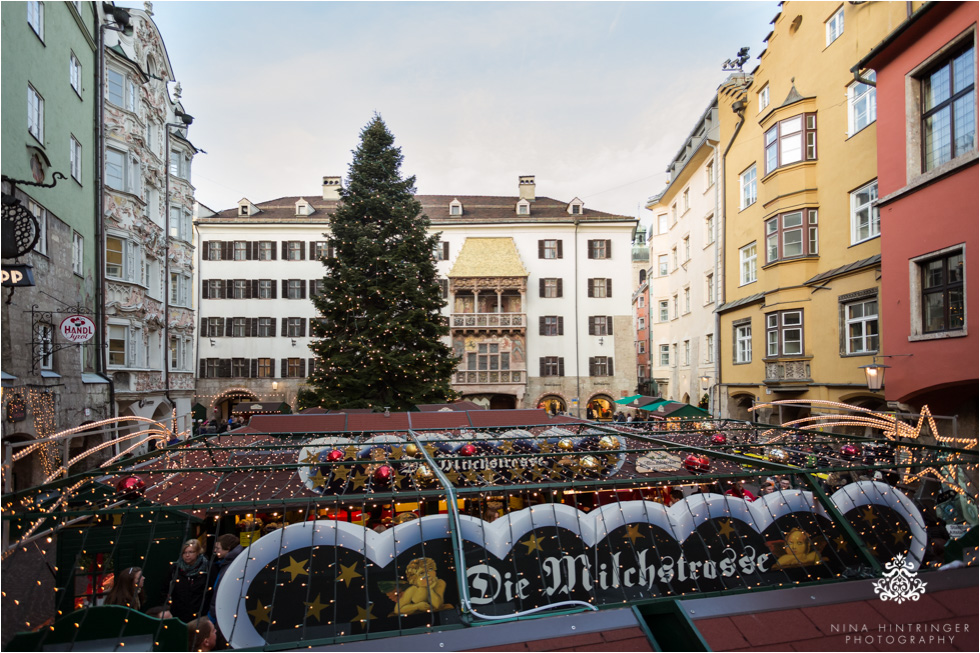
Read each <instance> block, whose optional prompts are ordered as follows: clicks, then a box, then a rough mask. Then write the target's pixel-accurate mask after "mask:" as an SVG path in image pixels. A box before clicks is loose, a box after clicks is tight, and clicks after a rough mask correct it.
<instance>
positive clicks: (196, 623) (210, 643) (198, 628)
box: [187, 617, 218, 651]
mask: <svg viewBox="0 0 980 653" xmlns="http://www.w3.org/2000/svg"><path fill="white" fill-rule="evenodd" d="M217 644H218V629H217V628H215V626H214V624H213V623H211V620H210V619H208V618H207V617H198V618H197V619H194V620H192V621H191V622H190V623H188V624H187V650H188V651H213V650H214V649H215V647H216V646H217Z"/></svg>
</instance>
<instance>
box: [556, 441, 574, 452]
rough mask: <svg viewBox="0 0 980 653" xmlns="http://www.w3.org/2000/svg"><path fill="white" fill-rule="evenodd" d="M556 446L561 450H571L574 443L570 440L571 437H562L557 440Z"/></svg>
mask: <svg viewBox="0 0 980 653" xmlns="http://www.w3.org/2000/svg"><path fill="white" fill-rule="evenodd" d="M558 448H559V449H561V450H562V451H572V450H573V449H575V443H574V442H572V439H571V438H562V439H561V440H559V441H558Z"/></svg>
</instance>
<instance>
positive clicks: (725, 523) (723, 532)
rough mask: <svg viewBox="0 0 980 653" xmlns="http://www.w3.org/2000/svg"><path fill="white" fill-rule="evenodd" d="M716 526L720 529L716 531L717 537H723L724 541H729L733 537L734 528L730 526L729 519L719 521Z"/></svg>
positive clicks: (730, 521)
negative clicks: (718, 525)
mask: <svg viewBox="0 0 980 653" xmlns="http://www.w3.org/2000/svg"><path fill="white" fill-rule="evenodd" d="M718 524H720V525H721V528H720V529H719V530H718V535H719V536H720V537H724V538H725V539H731V538H732V536H733V535H735V528H734V527H733V526H732V520H731V519H719V520H718Z"/></svg>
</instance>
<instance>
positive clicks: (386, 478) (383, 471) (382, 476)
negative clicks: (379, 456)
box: [374, 465, 395, 483]
mask: <svg viewBox="0 0 980 653" xmlns="http://www.w3.org/2000/svg"><path fill="white" fill-rule="evenodd" d="M394 473H395V470H393V469H392V468H391V467H389V466H388V465H381V466H380V467H378V468H377V469H376V470H374V480H375V481H377V482H378V483H388V482H390V481H391V477H392V476H393V475H394Z"/></svg>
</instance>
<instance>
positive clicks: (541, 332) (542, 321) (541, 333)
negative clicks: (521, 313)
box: [538, 315, 544, 336]
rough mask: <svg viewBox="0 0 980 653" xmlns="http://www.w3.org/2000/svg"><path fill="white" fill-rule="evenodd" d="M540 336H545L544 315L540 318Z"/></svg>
mask: <svg viewBox="0 0 980 653" xmlns="http://www.w3.org/2000/svg"><path fill="white" fill-rule="evenodd" d="M538 335H539V336H543V335H544V315H541V316H540V317H538Z"/></svg>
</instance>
